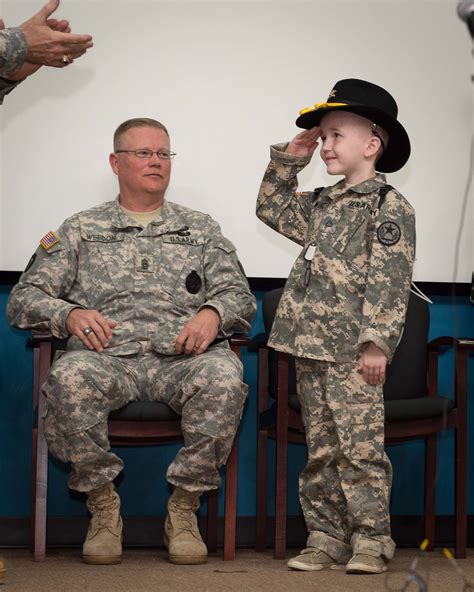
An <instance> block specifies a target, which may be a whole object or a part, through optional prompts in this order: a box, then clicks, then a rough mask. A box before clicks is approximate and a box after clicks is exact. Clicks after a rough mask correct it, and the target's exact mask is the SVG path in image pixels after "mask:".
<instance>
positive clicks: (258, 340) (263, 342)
mask: <svg viewBox="0 0 474 592" xmlns="http://www.w3.org/2000/svg"><path fill="white" fill-rule="evenodd" d="M267 341H268V340H267V336H266V334H265V333H258V335H254V336H253V337H252V339H251V340H250V341H249V344H248V350H249V352H257V351H258V350H259V349H261V348H264V347H268V346H267Z"/></svg>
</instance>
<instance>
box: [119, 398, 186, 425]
mask: <svg viewBox="0 0 474 592" xmlns="http://www.w3.org/2000/svg"><path fill="white" fill-rule="evenodd" d="M109 419H112V420H122V421H171V420H176V419H181V416H180V415H178V414H177V413H175V412H174V411H173V410H172V409H171V407H168V405H166V403H159V402H157V401H132V402H131V403H128V405H125V407H121V408H120V409H115V410H114V411H111V412H110V414H109Z"/></svg>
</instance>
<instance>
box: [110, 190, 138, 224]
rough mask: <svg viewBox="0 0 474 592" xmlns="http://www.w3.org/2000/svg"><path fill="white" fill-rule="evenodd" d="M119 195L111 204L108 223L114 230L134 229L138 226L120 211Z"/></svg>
mask: <svg viewBox="0 0 474 592" xmlns="http://www.w3.org/2000/svg"><path fill="white" fill-rule="evenodd" d="M119 198H120V195H117V197H116V198H115V201H114V202H113V206H112V211H111V213H110V223H111V224H112V226H113V227H114V228H136V227H137V226H138V224H137V223H136V222H135V220H132V219H131V218H129V217H128V216H127V214H126V213H125V212H124V211H123V210H122V208H121V207H120V203H119Z"/></svg>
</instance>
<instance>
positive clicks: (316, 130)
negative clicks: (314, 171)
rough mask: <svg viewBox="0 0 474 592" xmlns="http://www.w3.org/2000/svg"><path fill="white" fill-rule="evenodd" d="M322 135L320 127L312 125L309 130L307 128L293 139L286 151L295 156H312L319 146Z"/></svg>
mask: <svg viewBox="0 0 474 592" xmlns="http://www.w3.org/2000/svg"><path fill="white" fill-rule="evenodd" d="M320 135H321V128H320V127H312V128H311V129H309V130H305V131H304V132H301V133H299V134H298V135H296V136H295V137H294V138H293V139H292V140H291V142H290V143H289V144H288V147H287V149H286V152H288V154H293V155H294V156H312V154H313V152H314V151H315V150H316V148H317V147H318V138H319V136H320Z"/></svg>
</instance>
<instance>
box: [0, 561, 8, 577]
mask: <svg viewBox="0 0 474 592" xmlns="http://www.w3.org/2000/svg"><path fill="white" fill-rule="evenodd" d="M6 573H7V564H6V563H5V559H3V557H0V580H1V579H2V578H4V577H5V574H6Z"/></svg>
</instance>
